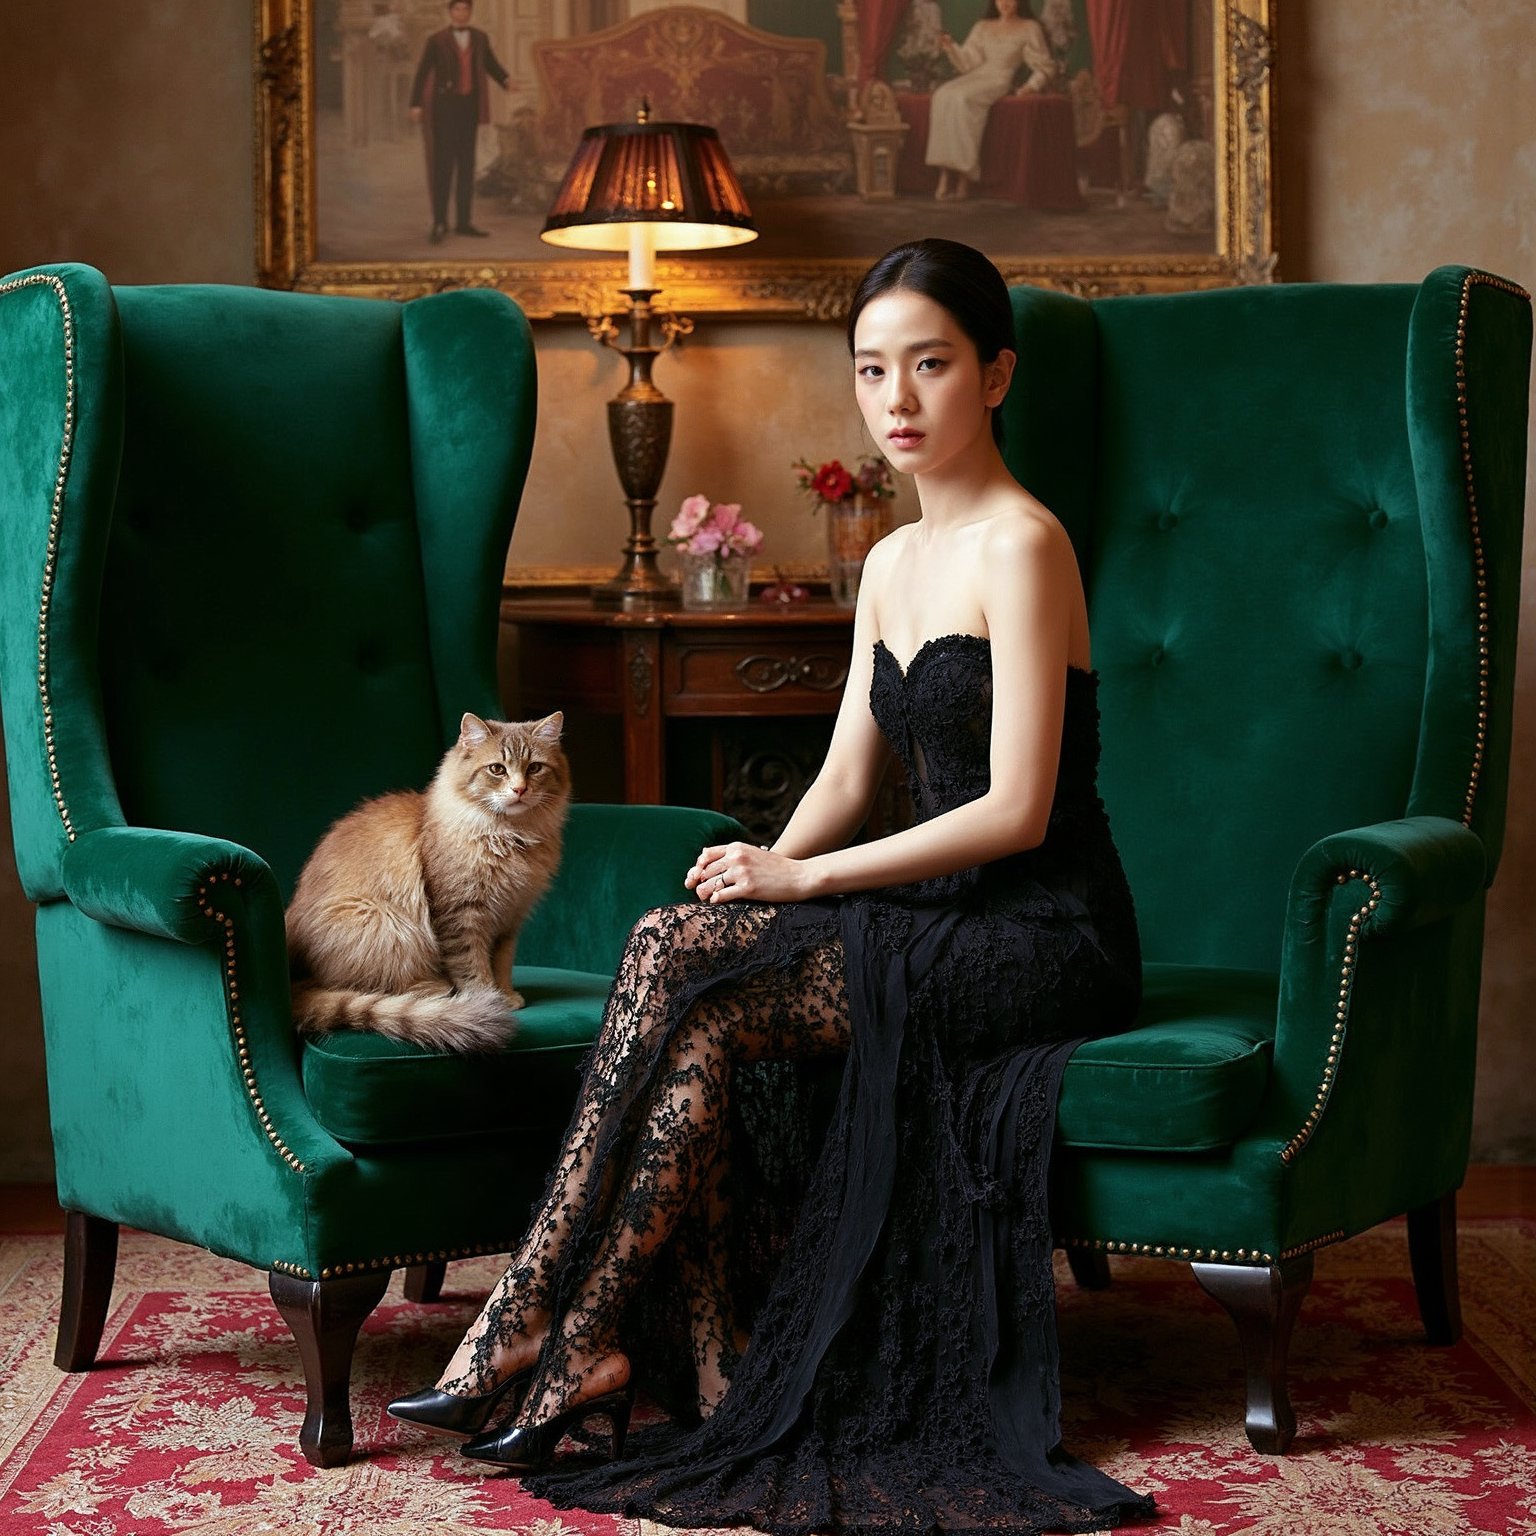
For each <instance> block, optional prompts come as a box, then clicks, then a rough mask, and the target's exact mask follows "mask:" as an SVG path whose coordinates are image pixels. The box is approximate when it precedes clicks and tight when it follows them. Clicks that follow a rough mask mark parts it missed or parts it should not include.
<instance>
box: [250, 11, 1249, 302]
mask: <svg viewBox="0 0 1536 1536" xmlns="http://www.w3.org/2000/svg"><path fill="white" fill-rule="evenodd" d="M1272 6H1273V0H717V3H713V4H705V5H701V4H687V5H671V4H667V3H665V0H474V3H473V5H472V6H467V5H465V4H464V3H463V0H459V3H458V4H455V5H451V6H450V5H448V4H445V3H444V0H256V49H257V79H258V89H257V93H256V94H257V116H258V123H257V150H258V153H257V162H258V171H257V180H258V186H257V195H258V205H259V214H260V231H259V239H260V251H259V268H260V277H261V280H262V281H263V282H264V283H267V284H269V285H274V286H280V287H296V288H304V289H311V290H319V291H324V292H332V293H373V294H381V295H390V296H394V297H408V296H411V295H415V294H419V293H425V292H431V291H433V290H436V289H441V288H446V287H453V286H459V285H466V284H485V285H495V286H497V287H500V288H503V289H505V290H506V291H507V292H509V293H511V294H512V295H513V296H514V297H515V298H517V299H518V300H519V302H521V303H522V305H523V306H524V308H525V309H526V310H527V311H528V312H529V313H530V314H531V315H534V316H557V315H575V314H591V313H594V312H597V311H599V310H603V309H607V308H611V307H612V305H613V303H614V299H615V297H616V290H617V289H618V287H619V286H620V285H621V283H622V281H623V267H622V264H621V263H620V262H619V261H618V260H616V259H615V258H614V257H613V256H611V255H606V256H605V255H602V254H600V253H593V254H591V255H585V254H583V253H581V252H572V251H568V250H557V249H556V248H554V247H552V246H549V245H546V244H545V243H544V242H542V241H541V240H540V238H539V230H540V228H541V226H542V224H543V220H544V215H545V212H546V210H547V208H548V205H549V202H550V200H551V198H552V196H553V194H554V191H555V189H556V187H557V186H558V184H559V181H560V178H561V176H562V175H563V173H564V170H565V168H566V165H567V164H568V162H569V160H570V157H571V153H572V151H573V149H574V148H575V145H576V142H577V140H578V139H579V138H580V136H581V132H582V130H583V129H584V128H586V127H587V126H589V125H591V124H596V123H602V122H622V121H632V120H633V119H634V117H635V114H636V112H637V110H638V109H639V108H640V107H641V104H642V103H648V104H649V108H650V112H651V117H652V119H653V120H677V121H690V122H703V123H708V124H711V125H712V126H714V127H715V128H716V129H717V130H718V132H719V134H720V139H721V142H722V143H723V145H724V146H725V149H726V151H727V152H728V154H729V156H730V158H731V162H732V164H733V165H734V167H735V169H736V172H737V174H738V176H739V177H740V179H741V182H742V185H743V187H744V189H745V191H746V193H747V197H748V200H749V202H750V203H751V206H752V211H753V215H754V217H755V219H756V222H757V226H758V229H759V231H760V236H759V238H758V239H757V240H756V241H754V242H752V243H751V244H748V245H744V246H739V247H736V248H735V249H733V250H730V251H725V252H715V253H701V254H700V255H698V256H696V257H694V256H687V255H677V256H669V257H664V258H663V259H662V262H661V267H660V272H659V280H660V282H661V283H662V285H663V286H664V287H665V289H666V297H667V300H668V301H669V302H670V303H671V304H673V305H674V306H677V307H679V308H688V309H690V310H692V311H694V312H701V311H712V312H716V313H732V314H742V315H750V314H762V315H804V316H811V317H826V316H832V315H836V314H838V313H839V312H840V311H841V310H842V309H843V308H844V307H845V306H846V303H847V300H848V297H849V295H850V293H851V289H852V284H853V281H854V279H855V278H856V276H857V274H858V273H859V272H860V271H862V270H863V268H864V267H865V266H867V265H868V263H869V262H870V261H871V260H872V259H873V258H874V257H875V256H877V255H879V254H880V253H881V252H882V251H884V250H886V249H888V248H889V247H890V246H892V245H895V244H897V243H898V242H900V241H902V240H906V239H912V238H916V237H918V236H922V235H944V236H949V237H951V238H954V239H959V240H965V241H967V242H969V243H970V244H973V245H977V246H979V247H981V248H982V249H983V250H985V251H986V252H987V253H988V255H990V256H991V257H992V258H993V259H994V260H995V261H996V262H997V263H998V265H999V266H1000V267H1001V268H1002V269H1003V271H1004V273H1005V275H1006V276H1007V277H1008V278H1009V279H1010V280H1026V281H1032V282H1037V283H1043V284H1046V285H1051V286H1056V287H1061V288H1066V289H1069V290H1071V291H1074V292H1079V293H1093V294H1097V293H1125V292H1145V291H1153V290H1166V289H1175V288H1192V287H1209V286H1215V285H1220V284H1229V283H1251V282H1265V281H1268V280H1269V279H1270V277H1271V276H1272V274H1273V270H1274V263H1275V252H1274V240H1273V199H1272V191H1271V175H1272V172H1271V130H1272V110H1271V102H1272V87H1271V78H1270V67H1271V61H1272V57H1273V50H1274V39H1273V35H1272V30H1271V27H1272V21H1271V14H1272Z"/></svg>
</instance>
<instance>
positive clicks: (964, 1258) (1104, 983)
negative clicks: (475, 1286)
mask: <svg viewBox="0 0 1536 1536" xmlns="http://www.w3.org/2000/svg"><path fill="white" fill-rule="evenodd" d="M848 336H849V345H850V350H851V351H852V353H853V362H854V370H855V388H856V391H857V394H858V399H859V404H860V407H861V409H862V411H863V414H864V420H865V422H866V423H867V424H868V427H869V430H870V432H871V433H872V434H873V436H874V437H875V439H876V441H877V442H879V443H880V444H881V445H882V447H883V448H884V450H885V452H886V453H887V454H888V455H889V457H890V459H891V461H892V462H893V463H894V464H895V466H896V467H897V468H898V469H899V470H902V471H904V472H906V473H909V474H911V475H913V476H914V477H915V479H916V484H917V490H918V496H919V500H920V502H921V506H922V516H921V518H920V520H919V521H918V522H916V523H915V524H912V525H910V526H908V527H904V528H901V529H898V530H897V531H896V532H895V533H893V534H892V535H891V536H890V537H889V538H887V539H886V540H884V541H883V542H882V543H881V544H880V545H879V546H877V548H876V549H875V550H874V551H873V552H872V553H871V555H870V557H869V559H868V561H867V562H866V564H865V567H864V575H863V579H862V582H861V585H860V591H859V606H858V611H857V613H856V615H855V619H854V648H853V657H852V661H851V662H850V665H849V680H848V686H847V690H846V692H845V694H844V697H843V702H842V707H841V710H840V713H839V715H838V718H837V723H836V726H835V729H834V732H833V738H832V744H831V747H830V749H829V751H828V754H827V760H826V764H825V766H824V768H823V770H822V772H821V773H820V774H819V775H818V777H817V778H816V781H815V783H814V784H813V785H812V787H811V789H810V790H809V791H808V792H807V794H806V796H805V798H804V800H803V801H802V802H801V804H800V806H799V808H798V809H797V810H796V812H795V814H794V816H793V817H792V818H791V820H790V823H789V825H788V827H787V828H786V829H785V831H784V835H783V836H782V837H781V838H780V839H779V840H778V842H777V843H776V844H775V845H774V846H773V847H772V848H771V849H767V848H756V847H752V846H750V845H748V844H745V843H729V844H726V845H724V846H722V847H712V848H705V849H704V850H703V851H702V852H701V853H700V854H699V857H698V860H697V861H696V863H695V864H694V866H693V868H692V869H690V870H689V871H688V873H687V876H686V882H685V883H686V885H687V886H688V888H689V889H691V890H692V892H693V895H694V898H695V899H694V901H693V902H691V903H689V904H687V905H683V906H679V907H670V908H663V909H659V910H657V911H654V912H651V913H649V914H647V916H646V917H644V918H643V919H642V920H641V921H640V923H639V924H638V925H637V927H636V929H635V931H634V933H633V935H632V936H631V939H630V942H629V945H628V947H627V949H626V952H625V955H624V959H623V963H622V965H621V968H620V971H619V975H618V977H617V979H616V981H615V984H614V989H613V993H612V996H611V998H610V1000H609V1004H608V1009H607V1014H606V1017H605V1020H604V1024H603V1029H602V1032H601V1034H600V1036H599V1038H598V1040H597V1043H596V1045H595V1046H594V1048H593V1052H592V1054H591V1056H590V1058H589V1061H588V1065H587V1070H586V1075H585V1079H584V1083H583V1088H582V1093H581V1097H580V1101H579V1103H578V1106H577V1109H576V1113H575V1116H574V1118H573V1120H572V1123H571V1127H570V1131H569V1134H568V1137H567V1140H566V1143H565V1146H564V1149H563V1151H562V1153H561V1155H560V1158H559V1160H558V1162H557V1165H556V1168H555V1170H554V1173H553V1175H552V1177H551V1180H550V1184H549V1188H548V1192H547V1195H546V1198H545V1201H544V1203H543V1206H542V1207H541V1209H540V1210H539V1212H538V1213H537V1215H536V1217H535V1220H534V1222H533V1225H532V1227H531V1229H530V1230H529V1233H528V1235H527V1237H526V1238H525V1239H524V1242H523V1245H522V1247H521V1248H520V1249H519V1250H518V1251H517V1252H516V1253H515V1254H514V1255H513V1259H512V1263H511V1265H510V1267H509V1268H508V1270H507V1272H506V1275H505V1277H504V1278H503V1280H502V1282H501V1284H500V1285H499V1286H498V1287H497V1289H496V1291H495V1292H494V1294H493V1295H492V1296H491V1298H490V1300H489V1301H488V1302H487V1303H486V1306H485V1309H484V1310H483V1311H482V1313H481V1314H480V1316H479V1318H478V1319H477V1320H476V1322H475V1324H474V1326H473V1327H472V1328H471V1329H470V1331H469V1333H468V1334H467V1335H466V1337H465V1339H464V1341H463V1343H462V1345H461V1346H460V1347H459V1350H458V1352H457V1353H456V1354H455V1355H454V1357H453V1359H452V1360H451V1361H450V1362H449V1363H448V1367H447V1369H446V1370H445V1371H444V1373H443V1375H442V1377H441V1378H440V1380H439V1382H438V1384H437V1386H436V1387H434V1388H430V1389H428V1390H426V1391H424V1392H419V1393H417V1394H415V1395H414V1396H413V1397H410V1398H405V1399H402V1400H400V1401H399V1402H397V1403H394V1404H392V1405H391V1412H393V1413H395V1414H396V1415H397V1416H398V1417H401V1418H405V1419H410V1420H412V1421H414V1422H417V1423H424V1424H430V1425H433V1426H434V1427H438V1428H447V1429H458V1430H460V1431H474V1430H478V1429H481V1427H482V1426H483V1425H484V1424H486V1423H487V1422H488V1421H489V1419H490V1416H491V1414H492V1413H493V1411H494V1410H495V1409H496V1408H497V1406H498V1405H505V1407H506V1409H507V1410H508V1411H507V1412H506V1414H505V1422H504V1423H503V1424H502V1425H500V1426H499V1427H497V1428H494V1429H491V1430H488V1431H486V1432H484V1433H481V1434H479V1435H478V1437H477V1438H475V1439H473V1440H471V1441H470V1442H469V1443H468V1444H467V1445H466V1446H465V1447H464V1451H465V1454H467V1455H470V1456H473V1457H476V1458H478V1459H481V1460H486V1461H491V1462H496V1463H499V1464H501V1465H504V1466H508V1467H511V1468H514V1469H516V1470H517V1471H519V1472H520V1473H522V1474H524V1482H525V1486H527V1487H529V1488H530V1489H531V1490H532V1491H534V1492H535V1493H537V1494H538V1495H540V1496H541V1497H545V1498H549V1499H551V1500H552V1501H553V1502H555V1503H557V1504H559V1505H562V1506H567V1507H569V1506H580V1507H584V1508H588V1509H598V1510H612V1511H622V1512H624V1513H626V1514H628V1515H644V1516H647V1517H649V1518H652V1519H655V1520H659V1521H662V1522H665V1523H667V1524H670V1525H680V1526H700V1525H703V1526H722V1525H732V1524H748V1525H752V1526H755V1527H757V1528H758V1529H759V1530H763V1531H769V1532H776V1533H792V1532H795V1533H798V1532H811V1531H822V1530H828V1529H835V1530H847V1531H853V1532H871V1533H873V1532H886V1531H894V1530H902V1531H907V1530H911V1531H920V1532H930V1531H936V1530H948V1529H951V1528H954V1529H959V1528H966V1529H968V1530H974V1529H976V1528H982V1529H998V1530H1001V1529H1006V1530H1008V1531H1010V1532H1020V1531H1043V1530H1050V1529H1055V1528H1057V1527H1059V1526H1062V1525H1067V1526H1070V1527H1071V1528H1072V1529H1074V1530H1088V1529H1100V1528H1103V1527H1104V1526H1106V1525H1113V1524H1116V1523H1119V1522H1120V1521H1121V1520H1123V1519H1125V1518H1128V1517H1131V1516H1134V1515H1141V1514H1147V1513H1150V1512H1151V1508H1152V1506H1151V1503H1150V1501H1149V1500H1146V1499H1142V1498H1138V1497H1137V1496H1136V1495H1135V1494H1133V1493H1131V1492H1130V1491H1129V1490H1128V1489H1126V1488H1124V1487H1122V1486H1121V1485H1120V1484H1118V1483H1116V1482H1114V1481H1112V1480H1111V1479H1109V1478H1108V1477H1106V1476H1104V1475H1103V1474H1101V1473H1099V1472H1097V1471H1095V1470H1094V1469H1093V1468H1091V1467H1087V1466H1084V1465H1082V1464H1081V1463H1078V1462H1076V1461H1074V1460H1073V1459H1072V1458H1071V1457H1070V1456H1067V1455H1066V1454H1065V1453H1064V1452H1062V1451H1061V1449H1060V1446H1059V1438H1060V1431H1059V1425H1058V1422H1057V1420H1058V1407H1059V1403H1058V1396H1059V1394H1058V1388H1057V1372H1056V1353H1055V1350H1056V1343H1055V1313H1054V1295H1053V1291H1052V1281H1051V1265H1050V1261H1051V1246H1052V1245H1051V1232H1050V1225H1049V1220H1048V1216H1047V1211H1046V1184H1045V1179H1046V1170H1047V1163H1048V1158H1049V1151H1050V1144H1051V1134H1052V1127H1053V1123H1054V1116H1055V1106H1056V1098H1057V1093H1058V1088H1059V1084H1060V1077H1061V1072H1062V1069H1063V1067H1064V1066H1065V1063H1066V1059H1067V1057H1068V1056H1069V1055H1070V1054H1071V1051H1072V1049H1073V1047H1074V1045H1075V1044H1076V1043H1077V1042H1078V1041H1079V1040H1081V1039H1083V1038H1084V1037H1086V1036H1090V1035H1095V1034H1099V1033H1102V1032H1105V1031H1108V1030H1112V1029H1116V1028H1120V1027H1122V1026H1124V1025H1126V1024H1128V1023H1129V1022H1130V1020H1131V1018H1132V1016H1133V1014H1134V1012H1135V1010H1136V1007H1137V1002H1138V998H1139V991H1140V961H1139V950H1138V944H1137V937H1136V926H1135V918H1134V915H1133V912H1132V906H1131V898H1130V893H1129V891H1128V889H1127V887H1126V883H1125V879H1124V875H1123V873H1122V871H1121V868H1120V861H1119V858H1118V856H1117V855H1116V852H1115V848H1114V845H1113V843H1112V841H1111V839H1110V832H1109V826H1108V823H1107V821H1106V819H1105V815H1104V810H1103V807H1102V805H1101V803H1100V801H1099V799H1098V795H1097V792H1096V789H1095V773H1096V768H1097V761H1098V716H1097V709H1096V705H1095V688H1096V676H1095V674H1094V673H1093V672H1091V671H1090V670H1089V666H1090V656H1089V649H1088V621H1087V613H1086V608H1085V605H1084V600H1083V593H1082V587H1081V584H1080V582H1079V578H1078V572H1077V566H1076V562H1075V560H1074V558H1073V553H1072V548H1071V545H1070V543H1069V542H1068V539H1067V536H1066V534H1065V533H1064V531H1063V530H1062V528H1061V525H1060V524H1059V523H1058V522H1057V521H1056V519H1055V518H1054V517H1053V516H1052V515H1051V514H1050V512H1048V511H1047V510H1046V509H1045V508H1044V507H1043V506H1041V505H1040V503H1039V502H1037V501H1036V500H1035V499H1034V498H1033V497H1031V496H1030V495H1029V493H1028V492H1027V491H1025V490H1024V489H1022V487H1020V486H1019V485H1018V483H1017V482H1016V481H1015V480H1014V479H1013V478H1012V476H1011V475H1010V474H1009V473H1008V470H1007V469H1006V467H1005V466H1004V463H1003V460H1002V457H1001V454H1000V453H999V450H998V433H997V430H996V419H997V418H996V413H997V409H998V407H999V405H1000V403H1001V402H1002V399H1003V396H1004V395H1005V394H1006V393H1007V390H1008V385H1009V380H1010V378H1011V376H1012V373H1013V368H1014V362H1015V357H1014V352H1013V350H1012V345H1013V328H1012V314H1011V309H1010V305H1009V300H1008V293H1007V290H1006V288H1005V287H1004V285H1003V281H1002V278H1001V277H1000V276H999V275H998V272H997V270H996V268H994V267H993V266H992V265H991V263H990V262H988V261H987V260H986V258H985V257H983V256H981V255H980V254H979V253H978V252H976V251H973V250H971V249H970V248H969V247H967V246H963V245H957V244H955V243H953V242H951V241H946V240H925V241H920V242H918V243H916V244H912V245H905V246H902V247H900V248H898V249H897V250H894V251H892V252H890V253H889V254H888V255H887V256H885V257H884V258H882V260H881V261H880V262H878V263H877V264H876V265H875V267H874V268H873V269H872V270H871V271H870V272H869V273H868V274H867V275H866V276H865V278H864V280H863V282H862V284H861V285H860V287H859V290H858V293H857V296H856V298H855V301H854V305H853V311H852V314H851V316H850V319H849V325H848ZM892 753H894V754H895V756H896V757H897V758H898V759H899V760H900V762H901V764H902V766H903V768H904V769H905V771H906V775H907V780H908V783H909V784H910V786H911V790H912V795H913V800H914V803H915V807H916V812H917V823H916V825H914V826H913V827H911V828H910V829H908V830H906V831H902V832H897V833H894V834H893V835H891V836H889V837H886V838H881V839H879V840H877V841H874V842H868V843H861V844H853V843H851V839H852V838H853V837H854V835H855V834H856V833H857V831H858V829H859V827H860V825H861V824H862V823H863V821H864V819H865V816H866V813H867V812H868V810H869V808H870V804H871V802H872V800H873V798H874V795H875V791H876V788H877V786H878V785H879V783H880V778H881V775H882V773H883V772H884V770H885V768H886V765H887V760H888V758H889V756H890V755H891V754H892ZM813 1058H826V1060H825V1061H823V1062H822V1063H820V1064H819V1068H818V1065H817V1064H816V1063H815V1062H814V1061H813V1060H812V1059H813ZM807 1063H810V1066H809V1067H807V1065H806V1064H807ZM839 1069H840V1075H839V1076H837V1077H836V1086H837V1092H836V1101H835V1104H832V1105H831V1106H828V1104H827V1103H826V1102H825V1099H826V1097H827V1096H826V1095H823V1096H822V1099H821V1102H819V1103H818V1099H817V1093H816V1091H815V1089H816V1085H815V1083H814V1082H812V1083H809V1085H808V1083H807V1077H808V1076H814V1075H815V1073H816V1072H817V1070H819V1072H820V1075H821V1076H822V1078H823V1079H827V1078H828V1077H829V1076H830V1075H832V1074H835V1073H837V1072H838V1071H839ZM669 1328H671V1329H672V1330H673V1331H672V1332H670V1333H669ZM679 1361H682V1362H685V1363H686V1364H687V1367H688V1371H687V1374H688V1375H689V1376H690V1377H691V1381H690V1382H689V1385H690V1387H691V1388H692V1392H693V1395H694V1397H695V1400H696V1405H697V1411H696V1413H691V1414H683V1415H680V1416H679V1417H680V1420H681V1422H678V1423H669V1424H665V1425H662V1426H659V1427H655V1428H647V1429H642V1430H637V1432H636V1434H635V1435H634V1436H632V1437H630V1439H629V1446H628V1452H629V1454H628V1459H626V1460H623V1461H610V1462H607V1463H602V1464H599V1465H597V1466H596V1467H593V1466H591V1465H590V1464H588V1465H587V1466H585V1467H579V1468H578V1467H573V1466H571V1465H570V1464H569V1463H566V1464H562V1465H559V1466H555V1467H553V1468H552V1465H551V1464H552V1460H553V1452H554V1448H555V1445H556V1443H557V1442H558V1440H559V1438H560V1435H561V1434H562V1433H563V1432H564V1431H565V1430H566V1429H570V1428H576V1427H578V1426H579V1425H581V1424H582V1423H583V1422H584V1421H595V1422H598V1423H601V1422H604V1421H605V1420H606V1421H607V1422H608V1423H609V1424H610V1425H611V1427H612V1430H613V1436H612V1438H613V1446H612V1449H613V1454H614V1456H615V1457H618V1456H620V1455H622V1454H624V1450H625V1447H624V1438H625V1436H624V1429H625V1426H626V1425H627V1423H628V1417H629V1405H630V1401H631V1398H632V1393H633V1384H634V1379H635V1376H636V1374H637V1373H638V1372H639V1371H640V1370H641V1368H642V1367H643V1368H644V1373H645V1376H646V1379H647V1381H648V1383H657V1382H659V1383H660V1384H661V1386H662V1388H663V1392H665V1388H666V1385H667V1378H668V1375H669V1373H668V1370H667V1366H668V1364H669V1363H670V1364H671V1365H672V1366H673V1367H674V1370H673V1372H672V1373H671V1374H672V1375H673V1376H674V1377H675V1375H676V1371H675V1367H676V1365H677V1364H678V1362H679ZM674 1386H675V1382H674Z"/></svg>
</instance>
